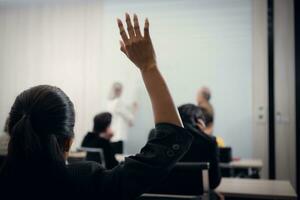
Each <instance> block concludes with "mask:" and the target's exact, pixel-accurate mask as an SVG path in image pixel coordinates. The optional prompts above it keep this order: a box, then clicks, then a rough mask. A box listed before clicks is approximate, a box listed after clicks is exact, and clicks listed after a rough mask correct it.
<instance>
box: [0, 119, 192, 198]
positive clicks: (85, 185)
mask: <svg viewBox="0 0 300 200" xmlns="http://www.w3.org/2000/svg"><path fill="white" fill-rule="evenodd" d="M192 138H193V137H192V136H191V135H190V134H189V133H188V132H187V131H186V130H185V129H183V128H180V127H178V126H175V125H171V124H165V123H164V124H158V125H157V126H156V135H155V137H154V138H153V139H151V140H150V141H148V142H147V144H146V145H145V146H144V147H143V148H142V150H141V152H140V153H138V154H136V155H134V156H130V157H128V158H126V159H125V162H124V163H123V164H121V165H118V166H117V167H115V168H113V169H112V170H104V169H103V168H101V167H100V165H99V164H97V163H95V162H87V163H77V164H72V165H67V171H66V177H68V178H66V179H65V181H62V182H61V181H57V182H55V183H53V182H51V183H49V181H48V179H44V178H43V177H40V179H39V181H41V182H37V181H35V180H32V179H31V180H30V179H22V180H19V179H18V178H17V177H12V178H13V179H14V180H12V179H10V178H9V180H11V181H14V183H17V184H13V185H11V184H7V182H5V180H4V179H2V180H1V177H0V186H1V187H0V194H1V195H2V196H1V199H2V197H3V199H15V198H13V197H15V196H17V195H22V199H27V197H31V199H49V198H50V197H55V199H81V200H82V199H89V198H94V199H102V200H105V199H112V200H114V199H116V200H125V199H126V200H133V199H135V198H137V197H138V196H139V195H141V194H142V193H144V192H147V191H148V190H149V188H151V186H154V185H155V184H157V183H158V182H159V181H160V180H162V179H163V178H164V177H166V176H167V175H168V173H169V172H170V170H171V169H172V168H173V167H174V165H175V163H176V162H177V161H178V160H179V159H181V158H182V156H183V155H184V154H185V153H186V151H187V150H188V149H189V147H190V145H191V143H192ZM41 170H42V169H41ZM45 174H48V173H47V172H45ZM26 176H28V177H31V174H26ZM54 180H55V179H54ZM24 182H25V183H26V184H23V183H24ZM1 183H2V184H1ZM62 183H63V185H62ZM41 188H42V189H43V190H40V189H41ZM39 193H41V194H39ZM6 195H9V198H5V197H6ZM39 195H41V196H39ZM39 197H40V198H39Z"/></svg>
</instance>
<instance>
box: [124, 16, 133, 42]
mask: <svg viewBox="0 0 300 200" xmlns="http://www.w3.org/2000/svg"><path fill="white" fill-rule="evenodd" d="M125 17H126V24H127V31H128V34H129V39H134V38H135V34H134V30H133V26H132V24H131V19H130V16H129V14H128V13H126V14H125Z"/></svg>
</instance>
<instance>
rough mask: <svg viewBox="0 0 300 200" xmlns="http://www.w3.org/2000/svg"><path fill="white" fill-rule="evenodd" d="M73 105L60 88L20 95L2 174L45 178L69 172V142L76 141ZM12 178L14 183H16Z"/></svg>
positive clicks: (11, 116) (12, 115) (12, 114)
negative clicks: (65, 156) (67, 161)
mask: <svg viewBox="0 0 300 200" xmlns="http://www.w3.org/2000/svg"><path fill="white" fill-rule="evenodd" d="M74 122H75V114H74V108H73V104H72V102H71V101H70V99H69V98H68V97H67V96H66V94H65V93H64V92H63V91H62V90H60V89H59V88H57V87H53V86H48V85H41V86H36V87H32V88H30V89H28V90H25V91H24V92H22V93H21V94H20V95H19V96H17V98H16V100H15V102H14V104H13V106H12V108H11V111H10V114H9V123H8V133H9V135H10V138H11V139H10V142H9V146H8V155H7V161H6V164H5V165H4V167H3V168H2V169H1V172H0V175H1V176H3V177H8V178H11V177H13V179H21V177H20V176H22V177H23V176H29V177H30V178H37V177H40V178H41V179H42V178H45V177H44V175H45V176H47V177H51V176H53V175H59V174H60V172H62V171H63V170H64V169H65V161H64V156H63V154H64V152H65V151H68V149H65V143H66V142H67V141H68V140H70V139H71V138H73V135H74V134H73V127H74ZM13 179H10V180H13Z"/></svg>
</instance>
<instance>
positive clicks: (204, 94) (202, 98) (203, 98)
mask: <svg viewBox="0 0 300 200" xmlns="http://www.w3.org/2000/svg"><path fill="white" fill-rule="evenodd" d="M210 99H211V92H210V89H209V88H208V87H202V88H200V89H199V91H198V94H197V99H196V100H197V104H198V105H201V104H206V103H208V102H209V101H210Z"/></svg>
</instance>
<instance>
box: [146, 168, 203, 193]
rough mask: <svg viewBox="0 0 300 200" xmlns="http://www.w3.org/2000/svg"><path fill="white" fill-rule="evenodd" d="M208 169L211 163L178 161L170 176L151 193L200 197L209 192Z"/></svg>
mask: <svg viewBox="0 0 300 200" xmlns="http://www.w3.org/2000/svg"><path fill="white" fill-rule="evenodd" d="M208 170H209V163H188V162H186V163H177V164H176V166H175V167H174V168H173V169H172V171H171V172H170V174H169V175H168V177H167V178H166V179H165V180H164V181H162V182H161V183H159V184H158V185H156V186H154V188H153V189H151V190H150V192H149V193H150V194H156V195H159V194H164V195H171V197H172V198H173V197H174V195H181V196H190V197H194V198H196V197H199V196H200V195H203V193H204V192H209V177H208ZM176 197H178V196H176ZM165 199H168V198H165Z"/></svg>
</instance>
